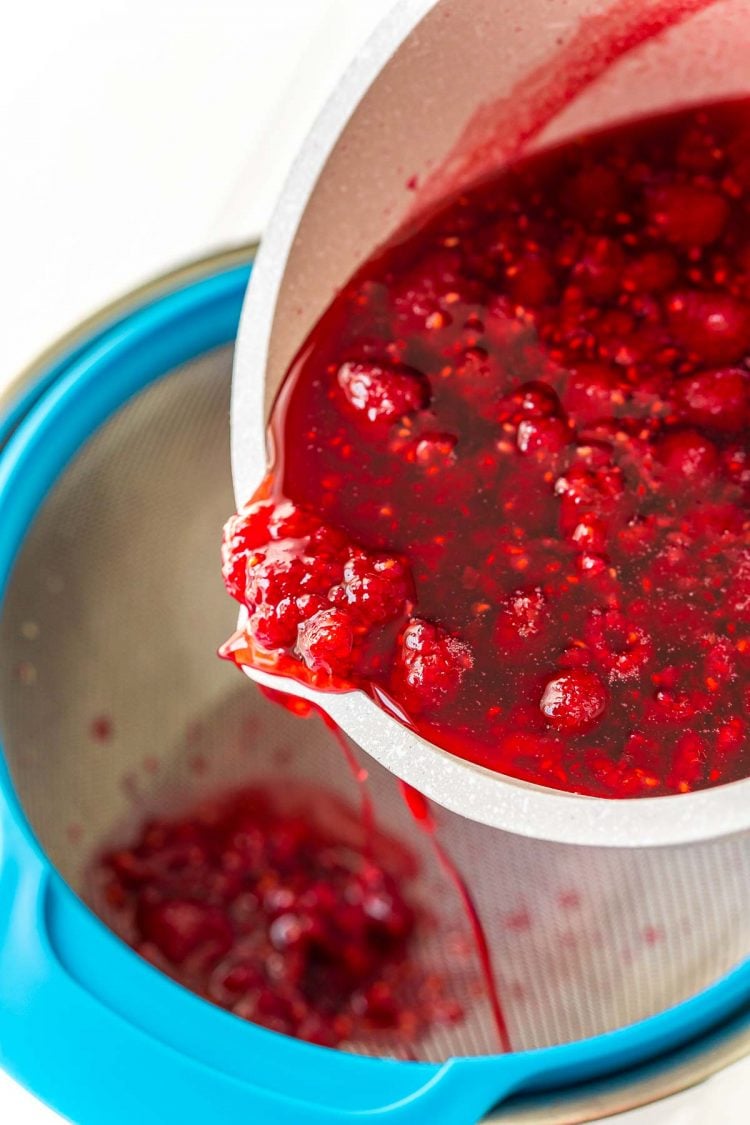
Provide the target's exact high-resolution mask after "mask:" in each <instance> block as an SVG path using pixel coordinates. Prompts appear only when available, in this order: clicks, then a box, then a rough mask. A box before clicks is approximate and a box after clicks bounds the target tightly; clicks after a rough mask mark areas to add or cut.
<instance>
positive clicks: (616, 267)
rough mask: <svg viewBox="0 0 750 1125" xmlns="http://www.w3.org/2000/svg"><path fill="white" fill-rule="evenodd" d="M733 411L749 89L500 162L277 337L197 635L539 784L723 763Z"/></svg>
mask: <svg viewBox="0 0 750 1125" xmlns="http://www.w3.org/2000/svg"><path fill="white" fill-rule="evenodd" d="M748 421H750V102H747V101H736V102H733V103H723V104H718V105H713V106H707V107H703V108H701V109H699V110H695V109H693V110H690V111H681V112H679V113H676V114H671V115H666V116H662V117H659V118H653V119H649V120H644V121H638V122H635V123H631V124H628V125H627V126H625V127H619V128H617V129H613V130H608V131H605V132H602V133H599V134H596V135H593V136H585V137H578V138H576V139H575V140H573V141H571V142H569V143H566V144H564V145H562V146H561V147H558V148H556V149H554V150H550V151H548V152H547V153H545V154H543V155H540V156H536V157H533V158H529V159H525V160H523V161H520V162H519V163H517V164H516V165H514V166H512V167H511V168H509V169H508V170H507V171H505V172H504V173H503V174H502V175H500V176H498V177H497V178H495V179H493V180H492V181H491V182H488V183H485V184H483V185H481V186H479V187H478V188H477V189H476V190H473V191H471V192H468V193H467V194H465V195H463V196H461V197H459V198H457V199H453V200H451V201H449V202H448V203H447V204H445V205H444V206H443V207H442V208H441V209H440V210H439V211H438V212H437V213H435V214H433V215H432V216H431V217H429V219H428V220H426V221H425V222H423V223H422V224H420V225H417V226H415V227H413V228H412V229H411V230H410V231H409V232H407V233H406V234H405V235H403V236H402V238H401V239H400V240H399V241H398V242H396V243H394V244H393V245H392V246H390V247H389V248H387V249H386V250H385V251H384V252H382V253H380V254H378V256H376V257H375V258H374V259H372V260H371V261H370V262H368V263H367V264H366V265H365V266H364V267H363V268H362V270H361V271H360V272H359V273H358V274H357V275H356V277H355V278H354V279H353V280H352V281H351V282H350V283H349V284H348V285H347V286H346V287H345V289H344V290H343V292H342V293H341V294H340V295H339V297H338V298H337V299H336V300H335V302H334V303H333V305H332V307H331V308H330V309H329V311H328V312H327V313H326V315H325V316H324V318H323V319H322V321H321V322H320V323H319V325H318V326H317V328H316V329H315V331H314V333H313V336H312V339H311V340H310V341H308V343H307V344H306V345H305V347H304V348H303V350H302V351H301V352H300V357H299V359H298V360H297V361H296V363H295V364H294V365H293V367H292V369H291V370H290V372H289V375H288V379H287V385H286V386H285V389H284V394H283V396H282V397H281V399H280V400H279V402H278V403H277V406H276V408H275V411H274V416H273V430H274V438H275V445H276V448H277V449H280V450H282V451H283V457H282V458H280V460H279V466H278V469H274V468H273V467H272V470H271V473H270V475H269V478H268V479H267V481H266V482H265V483H264V486H263V490H262V492H261V493H260V494H259V495H260V497H261V498H260V499H257V500H256V501H255V502H254V503H251V504H250V505H249V506H248V507H247V508H246V509H244V510H243V511H242V512H240V514H239V515H238V516H235V517H233V519H232V520H230V522H229V524H228V528H227V536H226V540H225V565H224V573H225V577H226V581H227V586H228V588H229V590H230V592H231V593H232V594H233V596H234V597H235V598H237V600H238V601H240V602H241V603H243V605H244V606H246V607H247V623H246V625H245V626H244V627H243V630H242V632H241V633H240V634H238V635H237V636H236V637H235V638H234V639H233V641H232V642H231V643H230V644H229V645H228V646H227V647H226V650H225V651H226V653H227V654H228V655H230V656H232V657H233V658H234V659H235V660H237V661H238V663H256V664H261V665H262V666H264V667H267V668H268V667H270V668H275V669H276V670H278V671H280V672H283V673H285V674H287V675H294V676H303V677H305V678H307V679H308V680H309V681H311V682H313V683H315V684H316V685H317V686H319V687H321V688H336V689H342V688H348V687H351V686H357V687H362V688H364V689H366V690H368V691H370V692H371V693H372V694H373V696H374V697H375V698H376V699H377V700H378V702H379V703H380V704H381V705H383V706H390V707H392V708H393V710H394V713H395V714H397V715H398V716H400V717H404V716H406V717H407V718H408V721H409V722H410V723H411V724H412V725H413V726H414V727H415V728H416V730H418V731H419V732H420V733H421V734H423V735H425V736H426V737H427V738H429V739H431V740H432V741H434V742H436V743H437V744H439V745H441V746H443V747H445V748H447V749H449V750H451V751H453V752H454V753H455V754H458V755H461V756H462V757H465V758H468V759H470V760H472V761H475V762H479V763H481V764H482V765H484V766H488V767H489V768H491V769H493V770H497V771H499V772H501V773H505V774H510V775H513V776H515V777H519V778H524V779H527V780H529V781H534V782H538V783H540V784H543V785H549V786H554V787H556V788H560V789H565V790H571V791H576V792H582V793H588V794H593V795H599V796H606V797H635V796H647V795H656V794H665V793H677V792H685V791H687V790H692V789H700V788H703V787H706V786H711V785H717V784H720V783H723V782H728V781H732V780H735V779H738V778H742V777H746V776H747V775H748V774H750V737H748V723H750V521H749V520H748V489H749V488H750V447H749V444H748Z"/></svg>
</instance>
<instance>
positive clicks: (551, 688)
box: [539, 668, 607, 733]
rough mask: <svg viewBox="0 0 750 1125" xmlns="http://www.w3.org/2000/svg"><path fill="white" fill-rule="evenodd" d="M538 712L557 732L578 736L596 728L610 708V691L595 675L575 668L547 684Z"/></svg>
mask: <svg viewBox="0 0 750 1125" xmlns="http://www.w3.org/2000/svg"><path fill="white" fill-rule="evenodd" d="M539 708H540V710H541V712H542V714H543V715H544V717H545V719H546V720H547V722H548V723H550V724H551V725H552V726H553V727H555V729H556V730H560V731H567V732H569V733H577V732H578V731H584V730H589V729H590V728H591V727H593V726H595V725H596V723H597V721H598V720H599V719H600V718H601V716H602V715H603V714H604V712H605V710H606V708H607V691H606V689H605V687H604V684H603V683H602V681H601V680H600V679H599V677H598V676H596V675H594V673H593V672H587V671H586V670H585V669H584V668H575V669H572V670H571V671H569V672H563V673H562V674H561V675H559V676H555V677H554V678H553V679H551V680H548V681H547V685H546V687H545V689H544V691H543V693H542V698H541V700H540V702H539Z"/></svg>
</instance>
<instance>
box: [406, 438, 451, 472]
mask: <svg viewBox="0 0 750 1125" xmlns="http://www.w3.org/2000/svg"><path fill="white" fill-rule="evenodd" d="M457 444H458V438H457V437H456V436H455V434H430V433H427V434H422V435H421V437H420V438H419V440H418V441H417V443H416V445H415V447H414V459H415V461H416V463H417V464H418V465H419V466H420V468H422V469H423V470H424V472H425V473H426V474H427V475H428V476H436V475H437V474H439V473H442V472H444V471H445V469H447V468H448V467H449V466H450V465H453V464H454V463H455V461H456V445H457Z"/></svg>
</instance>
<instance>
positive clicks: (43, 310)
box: [0, 0, 750, 1125]
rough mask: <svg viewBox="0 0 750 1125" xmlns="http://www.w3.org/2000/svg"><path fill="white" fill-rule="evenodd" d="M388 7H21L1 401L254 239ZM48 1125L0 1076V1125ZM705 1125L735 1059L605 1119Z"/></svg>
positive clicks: (233, 2) (8, 170) (728, 1122)
mask: <svg viewBox="0 0 750 1125" xmlns="http://www.w3.org/2000/svg"><path fill="white" fill-rule="evenodd" d="M519 2H520V0H519ZM390 4H391V0H103V2H102V0H98V2H97V0H65V2H60V0H25V2H24V3H16V4H14V5H13V7H12V11H10V12H7V11H6V13H5V14H4V17H3V20H2V25H1V27H2V30H1V31H0V153H2V164H1V165H0V387H2V385H3V384H4V383H5V382H6V381H7V380H8V379H10V378H12V377H13V375H14V374H15V373H16V372H17V371H18V370H19V369H20V368H21V366H22V365H23V364H25V363H26V362H28V361H29V360H30V359H32V358H33V357H34V356H35V355H36V354H37V353H38V352H39V351H40V350H41V349H42V348H43V347H44V346H45V345H46V344H47V343H49V342H50V341H52V340H54V339H55V337H56V336H58V335H59V334H60V333H62V332H63V331H65V330H66V329H67V328H69V327H71V326H72V325H74V324H75V322H76V321H77V320H80V319H81V318H82V317H83V316H85V315H87V314H88V313H90V312H92V311H94V310H95V309H96V308H97V307H98V306H100V305H101V304H103V303H104V302H105V301H107V300H109V299H110V298H112V297H114V296H117V295H118V294H119V293H121V292H123V291H124V290H126V289H128V288H129V287H131V286H133V285H134V284H137V283H138V282H140V281H142V280H144V279H146V278H147V277H148V276H150V275H151V274H154V273H158V272H160V271H162V270H164V269H165V268H167V267H169V266H171V265H173V264H175V263H178V262H180V261H182V260H184V259H185V258H188V257H190V256H192V255H196V254H201V253H205V252H206V251H208V250H211V249H213V248H216V247H218V246H221V245H225V244H227V243H230V242H234V241H238V240H242V239H246V238H249V237H252V236H254V235H256V234H258V233H260V231H261V230H262V227H263V224H264V223H265V221H266V218H267V216H268V213H269V210H270V207H271V204H272V201H273V198H274V195H275V193H276V191H277V190H278V187H279V185H280V182H281V180H282V179H283V175H284V172H285V170H286V167H287V166H288V163H289V160H290V159H291V157H292V156H293V154H294V151H295V149H296V147H297V145H298V143H299V141H300V140H301V138H302V136H303V135H304V132H305V130H306V128H307V127H308V125H309V124H310V122H311V121H312V118H313V116H314V114H315V112H316V109H317V108H318V106H319V104H320V102H321V100H322V99H323V98H324V97H325V94H326V92H327V91H328V89H329V88H330V86H331V85H332V84H333V82H334V81H335V78H336V76H337V74H338V73H339V72H340V70H341V68H342V67H343V66H344V65H345V64H346V61H347V59H348V58H349V57H350V56H351V54H352V53H353V51H354V49H355V48H356V46H357V44H358V43H359V42H360V41H361V40H362V39H363V38H364V37H365V36H366V34H367V31H368V30H369V28H370V27H371V26H372V25H373V24H374V23H375V22H376V20H377V18H378V16H379V15H380V14H381V13H382V12H384V11H385V10H386V9H387V8H388V7H389V6H390ZM59 1120H60V1119H59V1118H58V1117H57V1115H56V1114H53V1113H52V1112H51V1111H49V1110H47V1109H45V1108H44V1107H42V1106H41V1105H40V1104H39V1103H38V1102H37V1101H36V1100H35V1099H34V1098H33V1097H32V1096H31V1095H29V1094H27V1093H26V1092H25V1091H24V1090H21V1088H20V1087H18V1086H17V1085H16V1084H15V1083H14V1082H13V1081H12V1080H11V1079H9V1078H8V1077H7V1076H6V1075H4V1074H3V1073H2V1072H1V1071H0V1121H2V1122H4V1123H5V1122H7V1123H8V1125H44V1123H45V1122H47V1123H49V1122H55V1121H59ZM708 1121H713V1122H714V1123H715V1125H747V1122H748V1121H750V1062H747V1063H742V1064H738V1065H737V1066H735V1067H733V1068H732V1069H731V1070H729V1071H727V1072H725V1073H724V1074H722V1075H719V1076H717V1077H716V1078H714V1079H713V1080H711V1081H710V1082H709V1083H706V1084H704V1085H703V1086H701V1087H700V1088H698V1089H696V1090H694V1091H688V1092H686V1093H685V1094H682V1095H679V1096H678V1097H676V1098H673V1099H670V1100H669V1101H668V1102H664V1103H661V1104H660V1105H658V1106H652V1107H650V1108H648V1109H645V1110H641V1111H638V1112H636V1113H632V1114H626V1115H624V1116H623V1117H620V1118H618V1119H617V1122H618V1125H706V1122H708ZM165 1125H170V1123H168V1122H165ZM227 1125H231V1123H227Z"/></svg>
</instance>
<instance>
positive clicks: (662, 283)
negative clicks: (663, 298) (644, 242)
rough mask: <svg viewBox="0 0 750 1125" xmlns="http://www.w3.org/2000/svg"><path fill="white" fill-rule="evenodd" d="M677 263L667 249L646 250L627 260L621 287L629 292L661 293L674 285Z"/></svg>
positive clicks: (677, 269)
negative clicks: (638, 255)
mask: <svg viewBox="0 0 750 1125" xmlns="http://www.w3.org/2000/svg"><path fill="white" fill-rule="evenodd" d="M678 273H679V265H678V263H677V259H676V258H675V256H674V254H672V253H671V252H670V251H669V250H647V251H646V252H645V253H644V254H641V256H640V257H638V258H634V259H633V260H632V261H630V262H628V264H627V266H626V267H625V270H624V274H623V289H625V290H626V291H628V292H631V293H637V294H642V293H662V292H663V291H664V290H665V289H669V288H670V287H671V286H672V285H674V283H675V281H676V280H677V275H678Z"/></svg>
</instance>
